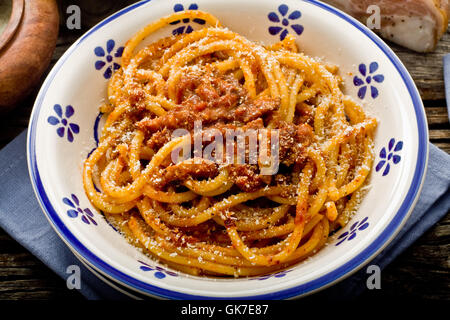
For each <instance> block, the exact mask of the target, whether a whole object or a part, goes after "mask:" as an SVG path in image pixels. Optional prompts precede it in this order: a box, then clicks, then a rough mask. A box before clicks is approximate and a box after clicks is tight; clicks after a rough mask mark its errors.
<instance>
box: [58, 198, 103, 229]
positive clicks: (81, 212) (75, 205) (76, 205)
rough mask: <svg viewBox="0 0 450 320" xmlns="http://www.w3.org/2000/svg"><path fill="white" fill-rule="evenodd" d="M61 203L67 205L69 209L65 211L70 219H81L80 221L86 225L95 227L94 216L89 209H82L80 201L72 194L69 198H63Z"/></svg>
mask: <svg viewBox="0 0 450 320" xmlns="http://www.w3.org/2000/svg"><path fill="white" fill-rule="evenodd" d="M63 202H64V203H65V204H66V205H68V206H69V207H70V208H72V209H69V210H67V215H68V216H69V217H71V218H77V217H78V216H80V217H81V221H83V222H84V223H86V224H91V223H92V224H93V225H97V222H95V220H94V214H93V213H92V211H91V210H90V209H89V208H85V209H82V208H81V207H80V200H78V198H77V196H76V195H74V194H72V195H71V196H70V199H69V198H63Z"/></svg>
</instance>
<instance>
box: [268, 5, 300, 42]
mask: <svg viewBox="0 0 450 320" xmlns="http://www.w3.org/2000/svg"><path fill="white" fill-rule="evenodd" d="M278 12H279V14H278V13H276V12H270V13H269V15H268V16H267V17H268V18H269V20H270V21H271V22H274V23H276V24H279V25H275V26H270V27H269V33H270V34H271V35H273V36H275V35H278V34H279V35H280V40H281V41H282V40H284V38H286V36H287V35H288V34H289V28H288V27H289V26H290V27H291V29H292V30H293V31H294V32H295V33H296V34H297V35H301V34H302V33H303V30H304V28H303V26H302V25H301V24H298V23H293V22H295V20H298V19H300V17H301V16H302V13H301V12H300V11H298V10H294V11H292V12H291V13H289V7H288V6H287V5H285V4H282V5H280V6H279V7H278ZM288 13H289V14H288ZM291 23H293V24H291ZM280 25H281V26H280Z"/></svg>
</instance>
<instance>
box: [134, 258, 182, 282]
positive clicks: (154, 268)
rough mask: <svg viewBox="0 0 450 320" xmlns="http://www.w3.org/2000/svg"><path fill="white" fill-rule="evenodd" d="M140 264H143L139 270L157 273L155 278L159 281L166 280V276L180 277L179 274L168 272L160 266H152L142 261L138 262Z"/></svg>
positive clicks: (154, 274)
mask: <svg viewBox="0 0 450 320" xmlns="http://www.w3.org/2000/svg"><path fill="white" fill-rule="evenodd" d="M138 262H139V263H140V264H141V266H139V269H141V270H142V271H155V273H153V276H154V277H155V278H157V279H164V278H165V277H166V275H169V276H171V277H178V274H177V273H176V272H173V271H169V270H166V269H164V268H161V267H159V266H151V265H149V264H148V263H145V262H143V261H141V260H138Z"/></svg>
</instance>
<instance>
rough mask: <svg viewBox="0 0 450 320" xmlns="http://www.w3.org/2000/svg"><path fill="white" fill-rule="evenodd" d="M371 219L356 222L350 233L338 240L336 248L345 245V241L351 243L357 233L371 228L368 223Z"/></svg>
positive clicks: (344, 234) (345, 233)
mask: <svg viewBox="0 0 450 320" xmlns="http://www.w3.org/2000/svg"><path fill="white" fill-rule="evenodd" d="M368 219H369V218H367V217H365V218H364V219H362V220H361V221H360V222H358V221H356V222H355V223H354V224H353V225H352V226H351V227H350V230H349V231H346V232H344V233H343V234H341V235H340V236H339V237H338V240H340V241H339V242H338V243H336V246H338V245H340V244H341V243H343V242H344V241H345V240H347V241H350V240H352V239H354V238H355V237H356V231H362V230H365V229H367V227H368V226H369V223H368V222H367V220H368Z"/></svg>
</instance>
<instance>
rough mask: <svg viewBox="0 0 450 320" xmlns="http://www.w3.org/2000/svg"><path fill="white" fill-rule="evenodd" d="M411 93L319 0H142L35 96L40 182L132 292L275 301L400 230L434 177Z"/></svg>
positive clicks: (44, 195) (47, 202)
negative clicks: (428, 179)
mask: <svg viewBox="0 0 450 320" xmlns="http://www.w3.org/2000/svg"><path fill="white" fill-rule="evenodd" d="M427 141H428V130H427V123H426V118H425V115H424V109H423V106H422V102H421V99H420V96H419V94H418V92H417V89H416V87H415V85H414V82H413V81H412V79H411V77H410V75H409V74H408V72H407V71H406V69H405V67H404V66H403V65H402V63H401V62H400V60H399V59H398V58H397V57H396V56H395V54H394V53H393V52H392V51H391V50H390V49H389V48H388V46H387V45H386V44H385V43H384V42H383V41H382V40H380V39H379V38H378V37H377V36H376V35H375V34H374V33H373V32H371V31H370V30H369V29H367V28H366V27H365V26H363V25H362V24H361V23H359V22H357V21H356V20H354V19H353V18H351V17H349V16H347V15H346V14H344V13H342V12H341V11H338V10H337V9H334V8H333V7H330V6H328V5H325V4H323V3H321V2H319V1H314V0H307V1H298V0H277V1H273V0H258V1H257V0H251V1H245V2H242V1H238V0H230V1H223V2H219V1H212V0H198V1H195V2H194V1H162V0H152V1H141V2H138V3H136V4H134V5H132V6H130V7H127V8H125V9H123V10H122V11H119V12H117V13H116V14H114V15H112V16H111V17H109V18H107V19H106V20H104V21H102V22H101V23H100V24H98V25H97V26H95V27H94V28H93V29H91V30H90V31H89V32H87V33H86V34H85V35H84V36H83V37H81V38H80V39H79V40H78V41H77V42H76V43H75V44H74V45H73V46H72V47H71V48H70V49H69V50H68V51H67V52H66V53H65V54H64V55H63V57H62V58H61V59H60V60H59V61H58V63H57V64H56V65H55V67H54V69H53V70H52V72H51V73H50V74H49V75H48V78H47V80H46V81H45V83H44V84H43V87H42V89H41V91H40V93H39V95H38V98H37V100H36V103H35V106H34V109H33V114H32V117H31V121H30V127H29V133H28V150H27V151H28V162H29V171H30V176H31V181H32V184H33V187H34V189H35V192H36V195H37V198H38V200H39V202H40V204H41V206H42V209H43V211H44V213H45V214H46V216H47V218H48V220H49V222H50V223H51V225H52V226H53V227H54V229H55V230H56V232H57V233H58V234H59V235H60V237H61V238H62V239H63V240H64V242H65V243H66V244H67V246H68V247H69V248H70V249H71V250H72V251H73V252H74V253H75V254H76V256H77V257H79V259H80V260H81V261H82V262H83V263H85V264H86V265H87V266H88V267H89V268H90V269H91V270H93V271H94V272H95V273H96V274H97V275H98V276H99V277H101V278H102V279H104V280H105V281H107V282H108V283H110V284H112V285H114V286H115V287H119V288H121V290H124V291H126V292H130V293H132V294H133V295H134V296H135V295H144V296H154V297H162V298H172V299H197V298H198V299H202V298H248V299H272V298H273V299H281V298H291V297H297V296H302V295H306V294H309V293H312V292H315V291H317V290H320V289H323V288H325V287H327V286H330V285H332V284H335V283H336V282H338V281H340V280H341V279H343V278H345V277H347V276H349V275H351V274H352V273H354V272H356V271H357V270H358V269H360V268H361V267H363V266H364V265H366V264H367V263H368V262H369V261H370V260H371V259H372V258H373V257H375V256H376V255H377V254H378V253H379V252H380V251H381V250H382V249H383V248H384V247H385V246H386V245H387V244H388V243H389V242H390V241H391V240H392V239H393V237H394V236H395V235H396V233H397V232H398V231H399V230H400V228H401V227H402V225H403V224H404V222H405V221H406V219H407V218H408V216H409V214H410V212H411V211H412V209H413V207H414V205H415V202H416V200H417V197H418V195H419V192H420V188H421V185H422V182H423V179H424V175H425V170H426V164H427V158H428V146H427Z"/></svg>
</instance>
